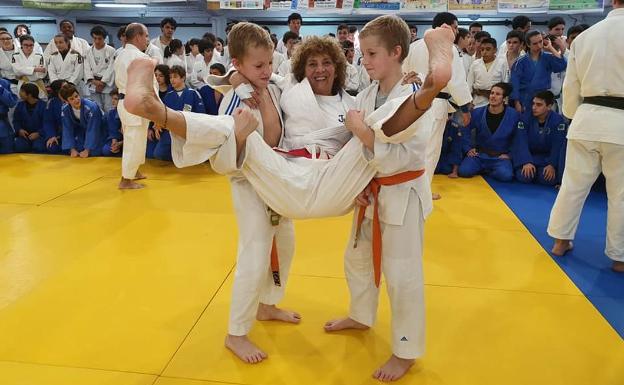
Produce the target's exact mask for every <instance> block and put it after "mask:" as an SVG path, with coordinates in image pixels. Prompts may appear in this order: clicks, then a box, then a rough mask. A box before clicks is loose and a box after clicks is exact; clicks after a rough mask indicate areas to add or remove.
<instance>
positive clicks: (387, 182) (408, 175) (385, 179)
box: [353, 170, 425, 287]
mask: <svg viewBox="0 0 624 385" xmlns="http://www.w3.org/2000/svg"><path fill="white" fill-rule="evenodd" d="M424 173H425V170H416V171H405V172H402V173H399V174H394V175H390V176H382V177H379V178H373V180H371V182H370V183H369V186H370V190H371V194H372V195H373V242H372V246H373V268H374V272H375V286H377V287H379V282H380V281H381V226H380V224H379V190H380V189H381V186H394V185H397V184H401V183H405V182H409V181H410V180H414V179H416V178H418V177H420V176H422V175H423V174H424ZM365 213H366V207H364V206H360V210H359V211H358V217H357V227H356V230H355V242H354V244H353V247H354V248H355V247H357V240H358V237H359V236H360V229H361V227H362V222H364V214H365Z"/></svg>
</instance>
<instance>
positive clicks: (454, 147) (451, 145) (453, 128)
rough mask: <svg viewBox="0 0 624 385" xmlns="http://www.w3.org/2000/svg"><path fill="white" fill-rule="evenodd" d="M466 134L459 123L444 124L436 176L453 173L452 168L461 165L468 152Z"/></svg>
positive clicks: (451, 121)
mask: <svg viewBox="0 0 624 385" xmlns="http://www.w3.org/2000/svg"><path fill="white" fill-rule="evenodd" d="M466 132H467V130H466V128H464V127H462V126H461V125H460V124H459V123H457V122H455V121H453V120H449V121H448V122H446V128H445V129H444V138H443V139H442V151H441V152H440V160H438V165H437V166H436V169H435V173H436V174H444V175H448V174H450V173H451V172H453V166H455V165H457V166H459V165H460V164H461V161H462V158H463V156H464V155H465V154H466V152H468V150H470V146H469V140H466V138H467V136H468V137H469V136H470V133H466ZM466 135H467V136H466Z"/></svg>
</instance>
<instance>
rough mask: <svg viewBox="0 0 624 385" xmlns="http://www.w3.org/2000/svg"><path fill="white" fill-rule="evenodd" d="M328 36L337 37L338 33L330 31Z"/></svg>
mask: <svg viewBox="0 0 624 385" xmlns="http://www.w3.org/2000/svg"><path fill="white" fill-rule="evenodd" d="M327 36H329V37H336V34H335V33H333V32H330V33H328V34H327Z"/></svg>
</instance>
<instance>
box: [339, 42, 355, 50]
mask: <svg viewBox="0 0 624 385" xmlns="http://www.w3.org/2000/svg"><path fill="white" fill-rule="evenodd" d="M340 45H341V46H342V49H343V50H346V49H353V48H355V44H353V42H352V41H351V40H345V41H343V42H341V43H340Z"/></svg>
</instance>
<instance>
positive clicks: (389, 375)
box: [373, 354, 415, 382]
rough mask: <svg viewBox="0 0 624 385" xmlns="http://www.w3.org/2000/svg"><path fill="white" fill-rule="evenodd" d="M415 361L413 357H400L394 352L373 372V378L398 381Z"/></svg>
mask: <svg viewBox="0 0 624 385" xmlns="http://www.w3.org/2000/svg"><path fill="white" fill-rule="evenodd" d="M414 361H415V360H413V359H405V358H399V357H397V356H395V355H394V354H393V355H392V356H390V358H389V359H388V361H386V363H385V364H383V366H382V367H381V368H379V369H377V370H376V371H375V373H373V378H376V379H378V380H379V381H383V382H390V381H396V380H398V379H399V378H401V377H403V376H404V375H405V373H407V371H408V370H409V368H411V367H412V365H414Z"/></svg>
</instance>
